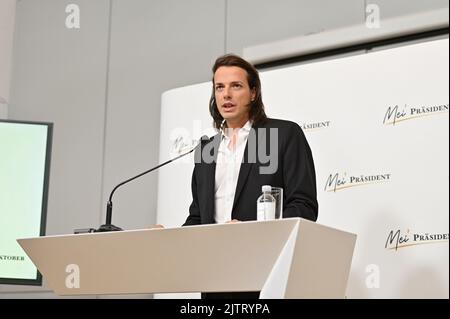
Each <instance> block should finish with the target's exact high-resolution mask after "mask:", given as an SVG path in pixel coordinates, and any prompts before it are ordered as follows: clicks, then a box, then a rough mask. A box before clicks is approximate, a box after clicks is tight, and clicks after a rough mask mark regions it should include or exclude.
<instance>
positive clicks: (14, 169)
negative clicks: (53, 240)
mask: <svg viewBox="0 0 450 319" xmlns="http://www.w3.org/2000/svg"><path fill="white" fill-rule="evenodd" d="M51 137H52V124H51V123H32V122H17V121H4V120H0V283H3V284H41V276H40V274H39V273H38V271H37V269H36V267H35V266H34V264H33V263H32V261H31V260H30V258H28V256H27V255H26V254H25V252H24V251H23V250H22V248H21V247H20V246H19V244H18V243H17V241H16V240H17V239H19V238H29V237H38V236H42V235H44V234H45V219H46V208H47V193H48V176H49V167H50V148H51Z"/></svg>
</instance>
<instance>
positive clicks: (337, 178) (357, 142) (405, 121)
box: [157, 39, 449, 298]
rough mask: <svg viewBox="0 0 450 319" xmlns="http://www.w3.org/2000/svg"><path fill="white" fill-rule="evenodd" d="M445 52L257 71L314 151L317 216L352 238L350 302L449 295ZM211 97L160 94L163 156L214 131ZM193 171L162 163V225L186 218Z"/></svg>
mask: <svg viewBox="0 0 450 319" xmlns="http://www.w3.org/2000/svg"><path fill="white" fill-rule="evenodd" d="M448 55H449V48H448V39H444V40H438V41H431V42H425V43H421V44H415V45H407V46H403V47H399V48H394V49H389V50H385V51H380V52H375V53H370V54H363V55H357V56H353V57H346V58H341V59H335V60H329V61H325V62H317V63H311V64H306V65H299V66H292V67H286V68H283V69H278V70H271V71H265V72H261V79H262V86H263V98H264V103H265V106H266V111H267V114H268V115H269V117H274V118H284V119H289V120H292V121H295V122H297V123H298V124H300V125H301V126H302V127H303V129H304V131H305V134H306V136H307V139H308V141H309V143H310V146H311V148H312V151H313V155H314V160H315V165H316V175H317V190H318V200H319V219H318V223H321V224H324V225H328V226H331V227H336V228H338V229H342V230H345V231H350V232H353V233H356V234H357V235H358V239H357V245H356V248H355V254H354V258H353V263H352V269H351V273H350V279H349V286H348V291H347V295H348V297H349V298H448V296H449V276H448V275H449V256H448V253H449V250H448V233H449V231H448V227H449V226H448V225H449V218H448V217H449V205H448V202H449V200H448V198H449V197H448V182H449V174H448V161H449V156H448V155H449V152H448V136H449V135H448V99H449V97H448V96H449V93H448V92H449V91H448V85H449V83H448V82H449V71H448V58H449V57H448ZM210 93H211V84H210V83H202V84H198V85H193V86H188V87H183V88H179V89H174V90H171V91H167V92H165V93H164V94H163V96H162V110H161V132H160V161H165V160H167V159H168V158H170V157H172V156H174V155H175V153H174V152H173V151H172V150H173V148H174V141H175V140H176V139H177V138H178V141H180V138H181V139H182V141H183V142H184V143H185V144H187V145H189V144H191V143H192V140H193V139H194V140H195V139H197V138H199V137H200V136H201V135H202V134H205V133H207V134H209V135H212V134H213V130H212V128H211V119H210V116H209V113H208V108H207V105H208V100H209V96H210ZM192 169H193V158H192V157H190V158H186V159H183V160H180V161H179V162H178V163H173V164H171V165H170V166H166V167H164V168H162V169H161V170H160V172H159V187H158V190H159V193H158V208H157V221H158V223H162V224H165V225H166V226H169V227H177V226H180V225H181V224H182V223H183V222H184V220H185V218H186V216H187V214H188V207H189V204H190V202H191V190H190V179H191V174H192ZM273 186H277V185H273ZM255 200H256V199H255ZM332 267H333V266H332V265H330V271H333V270H332V269H333V268H332Z"/></svg>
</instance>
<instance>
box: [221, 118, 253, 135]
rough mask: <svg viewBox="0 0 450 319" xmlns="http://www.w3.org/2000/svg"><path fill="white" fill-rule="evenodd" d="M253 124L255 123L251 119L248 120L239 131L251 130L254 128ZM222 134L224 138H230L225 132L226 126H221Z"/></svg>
mask: <svg viewBox="0 0 450 319" xmlns="http://www.w3.org/2000/svg"><path fill="white" fill-rule="evenodd" d="M252 125H253V122H252V121H251V120H248V121H247V122H246V123H245V124H244V126H243V127H241V128H240V129H239V131H244V132H250V130H251V129H252ZM220 134H221V136H222V139H223V138H229V137H228V136H227V135H226V134H225V128H224V127H223V126H222V127H221V128H220Z"/></svg>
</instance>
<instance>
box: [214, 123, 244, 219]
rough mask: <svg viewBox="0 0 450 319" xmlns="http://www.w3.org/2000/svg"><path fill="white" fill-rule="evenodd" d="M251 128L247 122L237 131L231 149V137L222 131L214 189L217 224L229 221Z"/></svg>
mask: <svg viewBox="0 0 450 319" xmlns="http://www.w3.org/2000/svg"><path fill="white" fill-rule="evenodd" d="M251 128H252V123H251V122H250V120H249V121H247V123H245V125H244V126H243V127H242V128H240V129H239V130H238V133H237V138H236V144H235V146H234V147H231V149H230V147H229V146H231V145H230V142H231V138H230V137H231V136H227V134H225V132H224V131H222V140H221V142H220V145H219V152H218V154H217V162H216V175H215V187H214V207H215V215H214V218H215V221H216V223H218V224H221V223H225V222H227V221H230V220H231V210H232V209H233V201H234V194H235V192H236V185H237V180H238V177H239V170H240V168H241V162H242V156H243V155H244V150H245V146H246V145H247V138H248V134H249V133H250V130H251ZM227 133H228V132H227Z"/></svg>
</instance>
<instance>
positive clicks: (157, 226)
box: [148, 224, 164, 229]
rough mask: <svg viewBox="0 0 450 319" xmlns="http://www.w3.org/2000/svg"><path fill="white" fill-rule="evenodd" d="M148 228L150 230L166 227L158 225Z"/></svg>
mask: <svg viewBox="0 0 450 319" xmlns="http://www.w3.org/2000/svg"><path fill="white" fill-rule="evenodd" d="M148 228H150V229H158V228H164V225H161V224H156V225H152V226H149V227H148Z"/></svg>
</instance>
